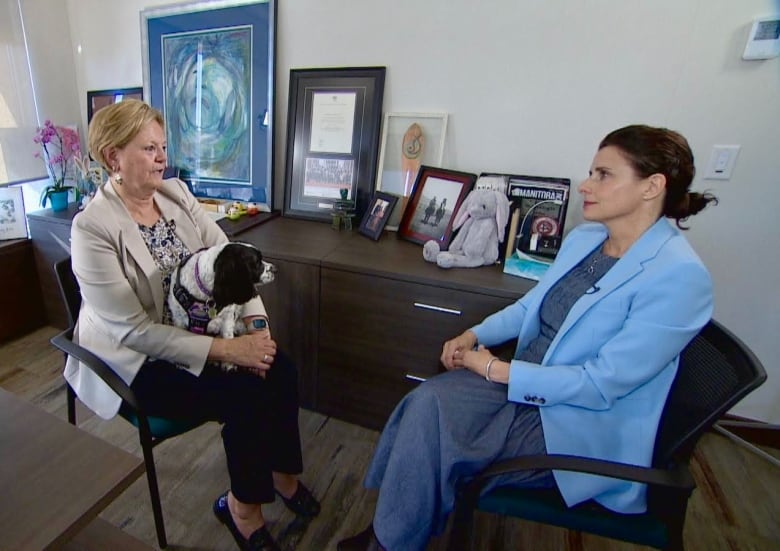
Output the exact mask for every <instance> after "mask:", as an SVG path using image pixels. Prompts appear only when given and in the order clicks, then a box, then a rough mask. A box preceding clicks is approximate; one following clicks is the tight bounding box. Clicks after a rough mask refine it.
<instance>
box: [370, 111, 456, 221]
mask: <svg viewBox="0 0 780 551" xmlns="http://www.w3.org/2000/svg"><path fill="white" fill-rule="evenodd" d="M446 135H447V113H385V118H384V123H383V125H382V144H381V147H380V150H379V171H378V173H377V177H376V189H378V190H380V191H384V192H386V193H392V194H394V195H397V196H398V197H400V198H401V201H400V202H399V203H398V204H397V206H396V207H395V209H394V210H393V212H392V214H391V216H390V220H389V221H388V223H387V229H388V230H392V231H395V230H397V229H398V224H400V222H401V217H402V216H403V212H404V210H406V204H407V203H408V201H409V196H410V195H411V194H412V187H413V186H414V182H415V180H416V179H417V172H418V171H419V170H420V167H421V166H422V165H426V166H441V162H442V155H443V154H444V140H445V138H446Z"/></svg>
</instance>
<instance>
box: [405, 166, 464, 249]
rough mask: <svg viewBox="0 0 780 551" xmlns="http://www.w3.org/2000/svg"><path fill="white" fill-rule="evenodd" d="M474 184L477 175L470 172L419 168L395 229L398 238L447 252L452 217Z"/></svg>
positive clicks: (427, 167)
mask: <svg viewBox="0 0 780 551" xmlns="http://www.w3.org/2000/svg"><path fill="white" fill-rule="evenodd" d="M476 181H477V175H476V174H471V173H470V172H460V171H457V170H449V169H444V168H436V167H430V166H425V165H423V166H421V167H420V171H419V172H418V173H417V179H416V180H415V182H414V188H413V189H412V194H411V196H410V197H409V203H408V204H407V205H406V210H405V211H404V215H403V218H402V219H401V224H400V226H398V235H399V237H401V238H402V239H406V240H407V241H411V242H413V243H418V244H420V245H424V244H425V243H426V242H428V241H431V240H433V241H437V242H438V243H439V248H440V249H441V250H443V251H444V250H447V248H448V247H449V245H450V241H451V240H452V233H453V230H452V223H453V221H454V216H453V215H454V214H455V213H456V212H458V209H459V208H460V205H461V204H462V203H463V201H464V200H465V199H466V195H468V193H469V192H470V191H471V189H472V188H473V187H474V183H475V182H476ZM442 203H444V204H442ZM442 207H443V208H442ZM431 209H433V210H431ZM440 209H441V210H442V211H443V212H441V213H440V212H439V211H440ZM431 218H433V220H431Z"/></svg>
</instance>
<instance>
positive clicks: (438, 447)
mask: <svg viewBox="0 0 780 551" xmlns="http://www.w3.org/2000/svg"><path fill="white" fill-rule="evenodd" d="M616 261H617V259H616V258H612V257H608V256H606V255H604V254H602V253H601V252H600V247H599V248H598V249H596V250H595V251H593V253H591V254H590V255H589V256H587V257H586V258H585V259H583V261H582V262H581V263H580V264H579V265H577V266H576V267H575V268H573V269H572V270H571V271H570V272H569V273H568V274H567V275H566V276H565V277H563V278H562V279H561V280H560V281H559V282H558V283H557V284H556V285H555V286H553V288H552V289H550V291H549V292H548V294H547V296H546V297H545V299H544V302H543V304H542V308H541V313H540V317H541V319H540V321H541V324H540V325H541V330H540V334H539V335H538V336H537V338H536V339H534V341H532V342H531V343H529V346H528V347H527V348H526V349H525V350H524V351H523V353H522V354H521V356H519V357H518V359H522V360H525V361H530V362H534V363H540V362H541V360H542V358H543V357H544V354H545V352H546V350H547V348H548V347H549V345H550V342H552V340H553V338H554V337H555V334H556V333H557V331H558V329H559V328H560V327H561V324H562V323H563V320H564V319H565V317H566V315H567V314H568V312H569V310H570V309H571V307H572V305H573V304H574V303H575V302H576V301H577V300H578V299H579V297H581V296H582V295H583V294H584V293H586V292H587V291H588V290H589V289H590V288H592V287H593V285H594V284H595V283H596V282H597V281H598V280H599V279H601V277H602V276H603V275H604V274H605V273H606V272H607V271H608V270H609V268H611V267H612V265H614V263H615V262H616ZM518 331H519V328H518ZM545 453H547V450H546V447H545V443H544V431H543V430H542V423H541V418H540V415H539V409H538V408H537V407H536V406H530V405H527V404H517V403H514V402H510V401H508V400H507V386H506V385H504V384H500V383H491V382H488V381H486V380H485V378H484V377H481V376H479V375H477V374H475V373H473V372H471V371H468V370H466V369H459V370H455V371H448V372H446V373H442V374H440V375H437V376H436V377H433V378H431V379H429V380H428V381H426V382H425V383H423V384H421V385H420V386H419V387H417V388H416V389H415V390H414V391H412V392H410V393H409V394H407V395H406V396H405V397H404V398H403V400H401V402H400V403H399V404H398V406H397V407H396V408H395V410H394V411H393V413H392V415H391V416H390V419H389V420H388V422H387V425H386V426H385V428H384V430H383V431H382V435H381V437H380V439H379V442H378V444H377V448H376V451H375V452H374V458H373V460H372V463H371V465H370V466H369V469H368V473H367V474H366V478H365V482H364V483H365V486H366V487H367V488H378V489H379V496H378V499H377V505H376V511H375V513H374V531H375V532H376V535H377V538H378V539H379V541H380V542H381V544H382V546H383V547H385V548H386V549H388V551H396V550H404V551H406V550H413V549H425V547H426V545H427V544H428V539H429V538H430V536H431V535H432V534H440V533H441V532H442V531H443V530H444V527H445V526H446V522H447V516H448V515H449V513H450V512H451V511H452V509H453V507H454V503H455V486H456V483H457V482H458V480H459V479H461V478H463V477H468V476H472V475H474V474H476V473H477V472H479V471H481V470H482V469H484V468H485V467H487V466H488V465H489V464H491V463H494V462H496V461H500V460H503V459H510V458H512V457H517V456H520V455H535V454H545ZM506 484H512V485H517V486H523V487H537V488H553V487H555V479H554V478H553V476H552V472H551V471H549V470H545V471H530V472H522V473H516V474H512V475H505V476H502V477H498V478H497V479H495V480H494V481H493V482H492V483H491V484H490V485H489V486H488V488H486V490H489V489H490V488H494V487H496V486H499V485H506Z"/></svg>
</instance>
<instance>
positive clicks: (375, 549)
mask: <svg viewBox="0 0 780 551" xmlns="http://www.w3.org/2000/svg"><path fill="white" fill-rule="evenodd" d="M336 549H337V550H338V551H385V548H384V547H382V545H381V544H380V543H379V540H378V539H376V534H375V533H374V525H373V524H369V525H368V528H366V529H365V530H363V531H362V532H360V533H359V534H355V535H354V536H352V537H351V538H347V539H344V540H341V541H340V542H338V543H337V544H336Z"/></svg>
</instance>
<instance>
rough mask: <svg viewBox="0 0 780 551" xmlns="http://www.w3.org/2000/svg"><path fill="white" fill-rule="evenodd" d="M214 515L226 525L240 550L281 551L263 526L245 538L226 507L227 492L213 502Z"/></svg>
mask: <svg viewBox="0 0 780 551" xmlns="http://www.w3.org/2000/svg"><path fill="white" fill-rule="evenodd" d="M214 516H215V517H217V519H218V520H219V521H220V522H221V523H222V524H224V525H225V526H227V527H228V529H229V530H230V533H231V535H232V536H233V539H234V540H236V544H237V545H238V548H239V549H241V551H281V548H280V547H279V546H278V545H277V544H276V542H275V541H274V538H273V536H272V535H271V533H270V532H269V531H268V529H267V528H266V527H265V526H262V527H260V528H258V529H257V530H255V531H254V532H252V535H251V536H249V539H246V538H245V537H244V536H243V535H242V534H241V532H239V530H238V526H236V523H235V522H233V515H231V514H230V509H229V508H228V493H227V492H225V493H224V494H222V495H221V496H219V497H218V498H217V500H216V501H215V502H214Z"/></svg>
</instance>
